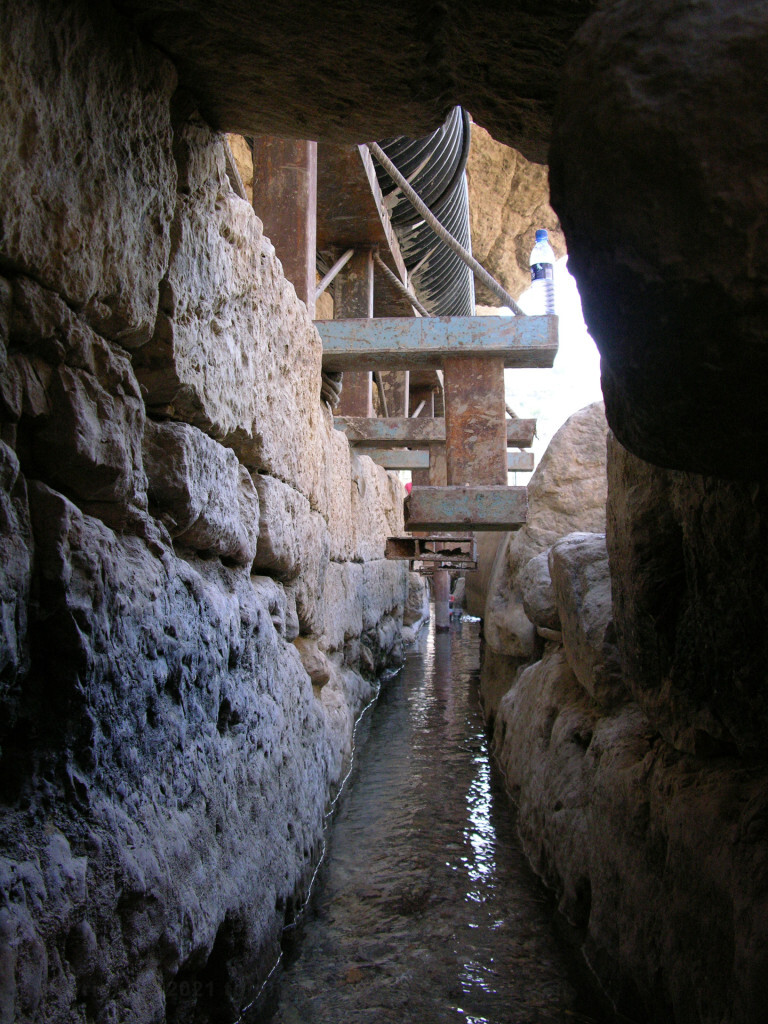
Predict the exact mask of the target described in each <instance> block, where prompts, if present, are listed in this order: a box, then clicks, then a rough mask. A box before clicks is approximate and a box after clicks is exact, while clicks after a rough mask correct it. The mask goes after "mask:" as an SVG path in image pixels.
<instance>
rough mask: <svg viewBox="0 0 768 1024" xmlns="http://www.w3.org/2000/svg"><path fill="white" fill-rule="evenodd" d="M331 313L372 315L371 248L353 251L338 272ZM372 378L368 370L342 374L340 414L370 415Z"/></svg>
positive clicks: (337, 314)
mask: <svg viewBox="0 0 768 1024" xmlns="http://www.w3.org/2000/svg"><path fill="white" fill-rule="evenodd" d="M333 313H334V316H336V317H350V316H351V317H366V318H367V317H372V316H373V255H372V254H371V251H370V249H361V250H358V251H356V252H355V253H354V254H353V255H352V256H351V257H350V259H349V262H348V263H347V264H346V265H345V266H344V267H342V269H341V270H340V271H339V274H338V277H337V278H336V287H335V292H334V306H333ZM372 378H373V373H372V371H371V370H363V371H362V372H358V373H349V372H347V373H345V374H344V379H343V382H342V389H341V401H340V402H339V413H340V414H341V415H343V416H372V415H373V396H372V393H371V383H372Z"/></svg>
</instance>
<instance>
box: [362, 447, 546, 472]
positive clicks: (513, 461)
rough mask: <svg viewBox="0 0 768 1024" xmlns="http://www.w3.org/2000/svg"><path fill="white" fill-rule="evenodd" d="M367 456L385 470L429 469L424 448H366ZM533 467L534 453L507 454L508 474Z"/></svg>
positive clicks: (427, 454)
mask: <svg viewBox="0 0 768 1024" xmlns="http://www.w3.org/2000/svg"><path fill="white" fill-rule="evenodd" d="M434 447H436V446H435V445H430V448H434ZM365 454H366V455H367V456H368V457H369V458H371V459H373V461H374V462H375V463H376V464H377V465H378V466H383V467H384V469H410V470H414V469H415V470H419V469H429V452H428V451H427V450H426V449H424V448H422V449H418V450H414V449H410V448H391V449H390V448H366V449H365ZM533 467H534V458H533V452H507V472H508V473H530V472H531V471H532V470H533Z"/></svg>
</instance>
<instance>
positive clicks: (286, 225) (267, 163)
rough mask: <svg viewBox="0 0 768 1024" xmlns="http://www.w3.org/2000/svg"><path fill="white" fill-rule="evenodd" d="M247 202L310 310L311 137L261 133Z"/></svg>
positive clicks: (312, 269) (314, 203) (312, 230)
mask: <svg viewBox="0 0 768 1024" xmlns="http://www.w3.org/2000/svg"><path fill="white" fill-rule="evenodd" d="M253 207H254V210H255V211H256V213H257V215H258V216H259V217H260V218H261V220H262V223H263V224H264V234H265V235H267V236H268V238H269V239H270V241H271V242H272V244H273V245H274V247H275V252H276V253H277V255H278V257H279V258H280V262H281V263H282V264H283V270H284V272H285V276H286V277H287V278H288V280H289V281H290V282H291V283H292V284H293V286H294V288H295V289H296V294H297V295H298V297H299V298H300V299H301V300H302V302H304V303H305V304H306V307H307V311H308V312H309V315H310V316H314V315H315V281H316V277H317V273H316V270H315V262H316V259H317V242H316V224H317V143H316V142H307V141H305V140H303V139H277V138H272V137H262V138H257V139H255V140H254V144H253Z"/></svg>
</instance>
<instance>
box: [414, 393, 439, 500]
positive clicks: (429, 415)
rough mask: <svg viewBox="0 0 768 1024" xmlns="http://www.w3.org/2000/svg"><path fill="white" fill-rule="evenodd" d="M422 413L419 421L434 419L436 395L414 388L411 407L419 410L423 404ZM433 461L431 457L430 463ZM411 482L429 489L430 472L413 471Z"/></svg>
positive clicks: (415, 485)
mask: <svg viewBox="0 0 768 1024" xmlns="http://www.w3.org/2000/svg"><path fill="white" fill-rule="evenodd" d="M422 402H423V403H424V405H423V406H422V409H421V412H420V413H419V415H418V416H417V417H416V418H417V419H433V418H434V415H435V393H434V391H433V390H432V388H414V389H413V390H412V391H411V394H410V405H411V408H413V409H418V407H419V406H420V405H421V403H422ZM431 462H432V459H431V457H430V463H431ZM411 480H412V481H413V486H414V487H427V486H429V470H428V469H414V470H412V471H411Z"/></svg>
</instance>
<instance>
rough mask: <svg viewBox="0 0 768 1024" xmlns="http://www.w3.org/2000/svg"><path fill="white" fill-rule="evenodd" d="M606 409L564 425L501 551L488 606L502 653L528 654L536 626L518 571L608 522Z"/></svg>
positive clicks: (489, 630)
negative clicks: (559, 542)
mask: <svg viewBox="0 0 768 1024" xmlns="http://www.w3.org/2000/svg"><path fill="white" fill-rule="evenodd" d="M606 431H607V427H606V423H605V414H604V413H603V407H602V403H599V402H598V403H595V404H594V405H590V406H588V407H587V408H586V409H582V410H580V411H579V412H577V413H574V414H573V416H571V417H570V418H569V419H568V420H567V421H566V422H565V423H564V424H563V426H562V427H561V428H560V430H559V431H558V432H557V434H556V435H555V436H554V438H553V439H552V442H551V444H550V446H549V448H548V449H547V451H546V452H545V454H544V456H543V457H542V459H541V462H540V463H539V465H538V467H537V469H536V472H535V473H534V474H533V476H532V478H531V481H530V483H529V485H528V521H527V522H526V524H525V526H523V527H521V529H520V530H518V531H517V532H516V533H511V534H509V535H508V536H507V540H506V543H505V544H504V545H501V546H500V547H499V549H498V552H497V555H496V562H495V564H494V568H493V572H492V574H491V580H490V583H489V587H488V598H487V602H486V608H485V638H486V642H487V643H488V645H489V647H490V648H491V649H492V650H493V651H495V652H496V653H498V654H504V655H507V656H512V657H516V658H522V659H528V658H530V657H531V656H532V655H533V653H534V651H535V649H536V643H537V641H536V630H535V628H534V626H533V624H532V623H531V621H530V620H529V619H528V617H527V616H526V614H525V609H524V607H523V600H522V595H521V593H520V587H519V584H518V574H519V572H520V570H521V569H522V568H523V567H524V566H525V565H526V563H527V562H528V561H530V559H531V558H533V557H534V556H535V555H537V554H539V553H540V552H542V551H545V550H546V549H547V548H549V546H550V545H551V544H552V543H553V542H554V541H555V540H556V539H557V538H558V537H559V536H562V534H564V533H570V532H571V531H572V530H575V529H581V530H602V529H603V528H604V524H605V437H606Z"/></svg>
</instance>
